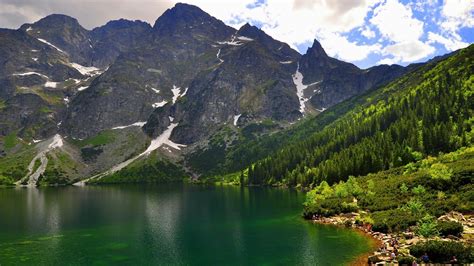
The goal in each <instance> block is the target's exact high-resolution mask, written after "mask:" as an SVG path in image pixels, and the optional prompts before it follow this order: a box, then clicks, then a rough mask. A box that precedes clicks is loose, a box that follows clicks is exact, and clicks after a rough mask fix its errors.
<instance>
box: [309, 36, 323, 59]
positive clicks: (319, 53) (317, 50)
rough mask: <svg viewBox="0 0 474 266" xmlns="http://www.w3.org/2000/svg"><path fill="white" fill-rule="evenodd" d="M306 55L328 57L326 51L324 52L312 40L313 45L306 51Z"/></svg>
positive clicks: (316, 41)
mask: <svg viewBox="0 0 474 266" xmlns="http://www.w3.org/2000/svg"><path fill="white" fill-rule="evenodd" d="M306 54H309V55H311V56H313V57H317V58H318V57H328V55H327V54H326V51H325V50H324V48H323V46H321V43H320V42H319V41H318V40H317V39H314V41H313V45H312V46H311V47H309V48H308V50H307V51H306Z"/></svg>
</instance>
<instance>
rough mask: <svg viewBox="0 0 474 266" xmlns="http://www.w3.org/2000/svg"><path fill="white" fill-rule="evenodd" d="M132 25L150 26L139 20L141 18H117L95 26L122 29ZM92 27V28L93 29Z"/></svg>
mask: <svg viewBox="0 0 474 266" xmlns="http://www.w3.org/2000/svg"><path fill="white" fill-rule="evenodd" d="M134 26H144V27H150V28H151V25H150V24H148V23H147V22H144V21H141V20H128V19H123V18H121V19H117V20H111V21H109V22H107V24H105V25H103V26H100V27H97V28H95V29H98V28H104V27H108V28H111V29H123V28H129V27H134ZM95 29H94V30H95Z"/></svg>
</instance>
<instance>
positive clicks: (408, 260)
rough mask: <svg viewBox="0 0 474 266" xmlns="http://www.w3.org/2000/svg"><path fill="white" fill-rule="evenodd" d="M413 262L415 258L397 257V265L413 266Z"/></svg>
mask: <svg viewBox="0 0 474 266" xmlns="http://www.w3.org/2000/svg"><path fill="white" fill-rule="evenodd" d="M414 260H415V258H414V257H410V256H399V257H397V261H398V265H408V266H411V265H412V264H413V261H414Z"/></svg>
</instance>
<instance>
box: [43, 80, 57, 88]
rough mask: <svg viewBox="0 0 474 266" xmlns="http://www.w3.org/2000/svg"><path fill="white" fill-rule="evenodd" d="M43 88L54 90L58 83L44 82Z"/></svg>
mask: <svg viewBox="0 0 474 266" xmlns="http://www.w3.org/2000/svg"><path fill="white" fill-rule="evenodd" d="M44 86H45V87H47V88H56V87H57V86H58V82H54V81H46V83H45V84H44Z"/></svg>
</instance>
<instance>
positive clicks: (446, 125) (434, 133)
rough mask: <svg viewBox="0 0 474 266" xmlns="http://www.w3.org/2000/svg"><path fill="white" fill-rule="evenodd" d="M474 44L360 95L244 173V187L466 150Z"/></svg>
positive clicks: (335, 178) (358, 171)
mask: <svg viewBox="0 0 474 266" xmlns="http://www.w3.org/2000/svg"><path fill="white" fill-rule="evenodd" d="M473 53H474V46H473V45H471V46H470V47H468V48H466V49H463V50H460V51H458V52H457V53H455V54H453V55H452V56H450V57H448V58H446V59H443V60H441V61H439V62H436V61H435V62H431V63H428V64H427V65H426V66H423V67H421V68H419V69H417V70H415V71H414V72H412V73H410V74H408V75H406V76H403V77H402V78H400V79H398V80H396V81H394V82H392V83H391V84H389V85H388V86H386V87H384V88H382V89H379V90H376V91H374V92H372V93H370V94H368V95H366V96H365V101H366V102H365V103H364V104H362V105H360V106H357V107H356V108H355V109H354V110H352V111H350V112H349V113H347V114H346V115H344V116H342V117H341V118H339V119H337V120H336V121H335V122H333V123H332V124H330V125H329V126H327V127H325V128H324V129H323V130H321V131H319V132H317V133H315V134H314V135H312V136H311V137H309V138H308V139H305V140H303V141H300V142H296V143H293V144H291V145H289V146H287V147H285V148H283V149H281V150H279V151H277V152H276V153H274V154H272V155H271V156H268V157H267V158H265V159H263V160H261V161H259V162H257V163H255V164H253V165H251V166H250V167H249V168H248V177H247V178H246V180H245V182H246V183H248V184H275V183H283V184H286V185H289V186H296V185H298V184H299V185H302V186H311V185H312V184H319V183H320V182H321V181H323V180H326V181H327V182H329V183H335V182H339V181H340V180H346V179H347V178H348V176H349V175H356V176H357V175H365V174H368V173H375V172H378V171H381V170H385V169H389V168H392V167H397V166H402V165H405V164H407V163H410V162H414V161H416V160H419V159H421V158H423V157H426V156H428V155H437V154H439V153H440V152H450V151H454V150H456V149H458V148H460V147H463V146H470V145H472V141H473V140H472V138H473V132H472V124H473V122H474V119H473V110H474V108H473V103H474V85H473V84H474V76H473V72H474V60H473V58H474V54H473Z"/></svg>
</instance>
